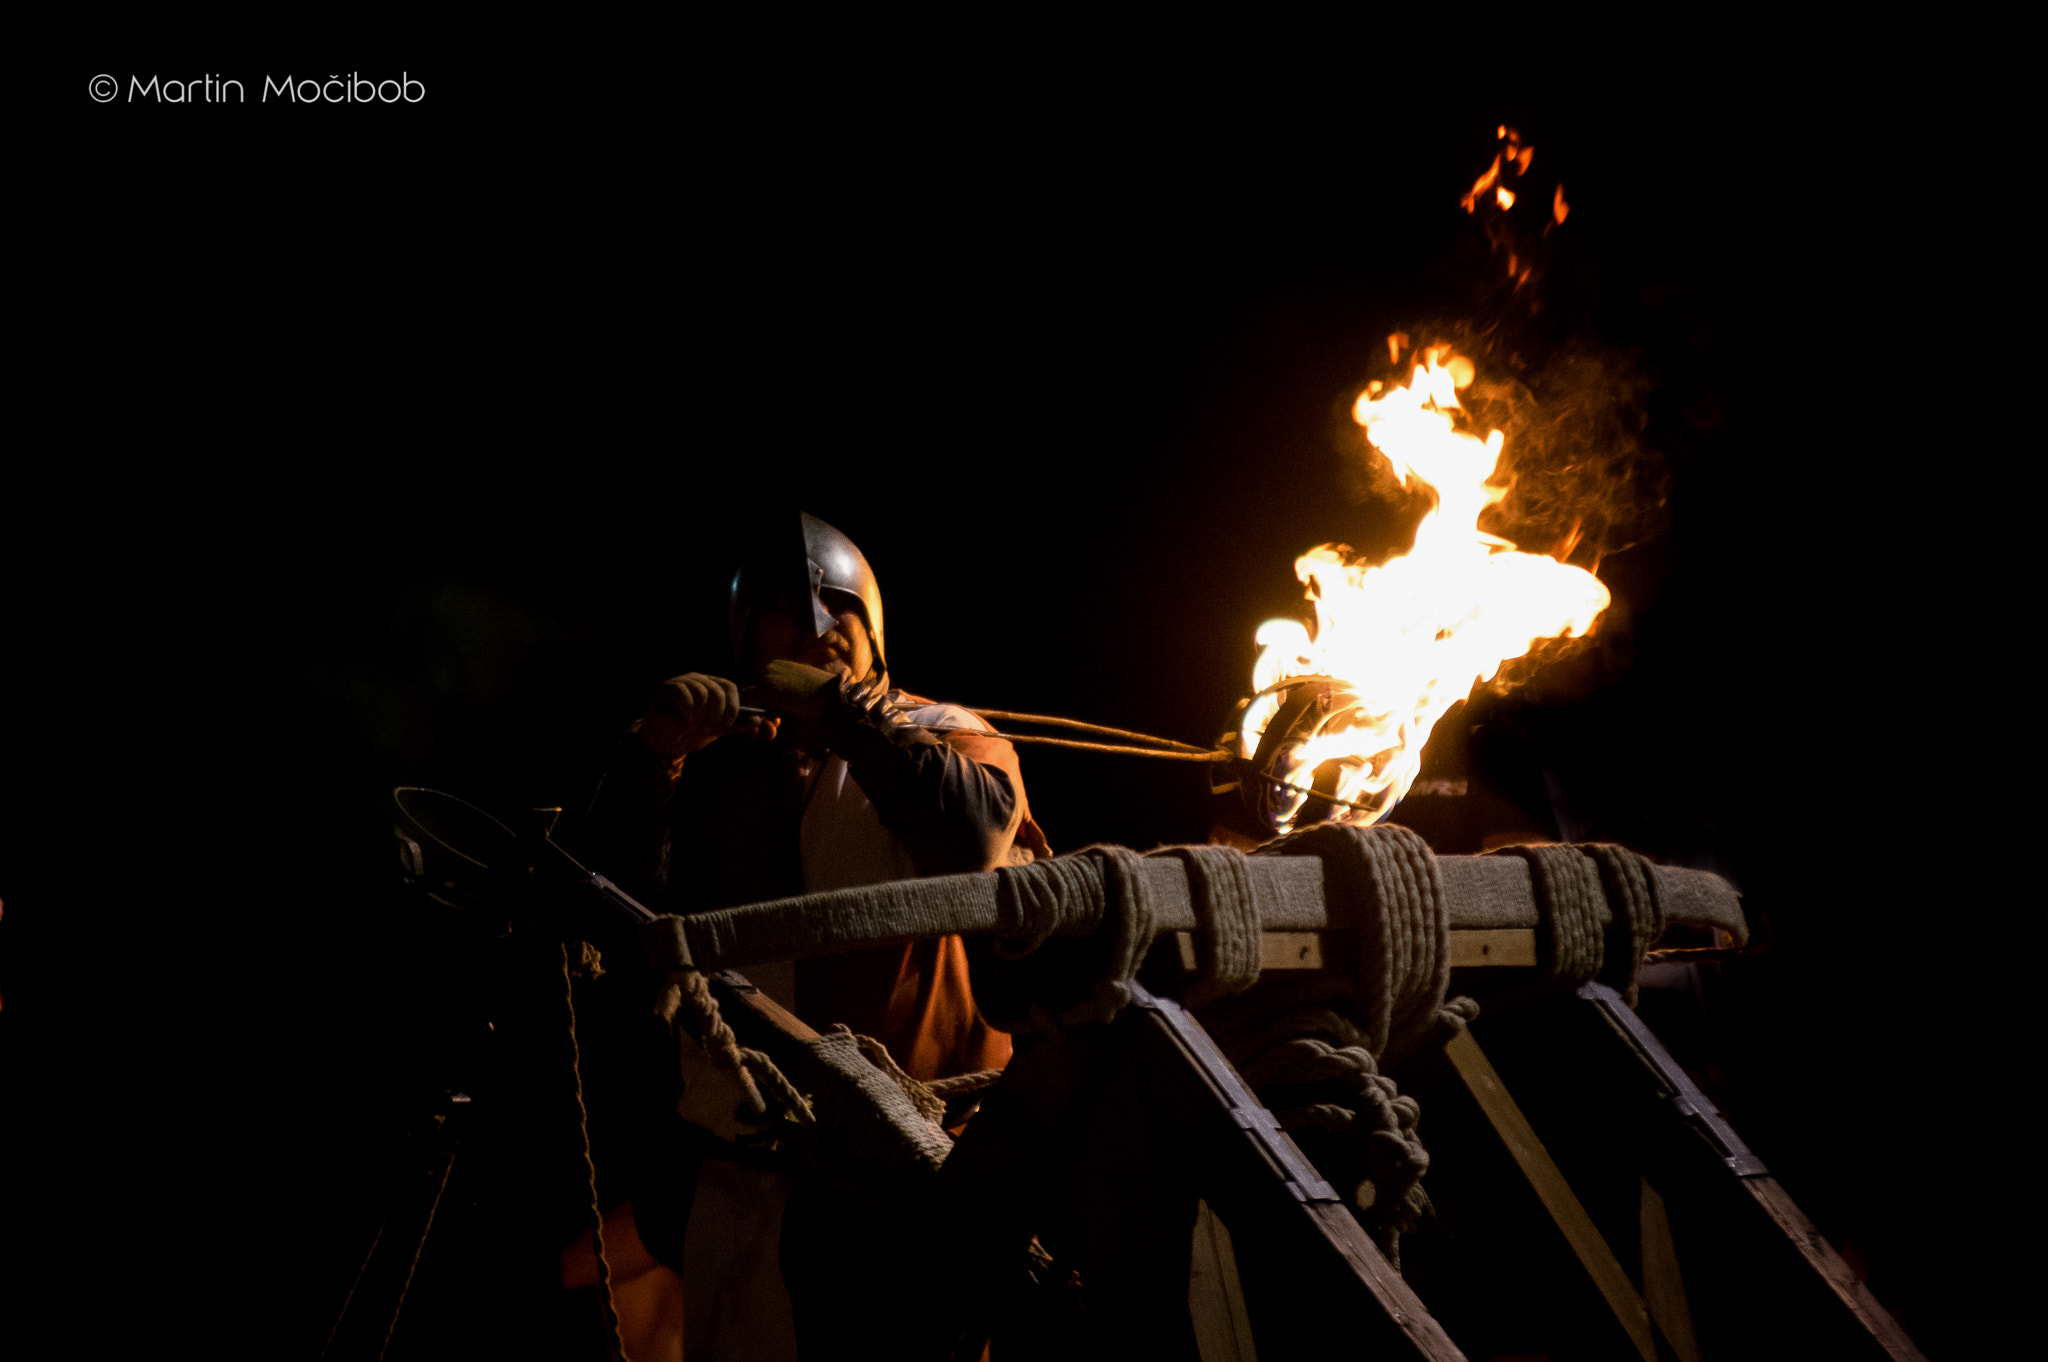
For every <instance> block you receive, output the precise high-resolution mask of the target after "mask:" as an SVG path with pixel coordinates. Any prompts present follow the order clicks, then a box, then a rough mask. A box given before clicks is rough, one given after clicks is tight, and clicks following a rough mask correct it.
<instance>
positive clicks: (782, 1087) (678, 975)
mask: <svg viewBox="0 0 2048 1362" xmlns="http://www.w3.org/2000/svg"><path fill="white" fill-rule="evenodd" d="M684 1003H688V1004H689V1008H688V1016H689V1021H690V1024H686V1025H685V1026H684V1027H683V1030H684V1031H685V1032H686V1033H687V1034H688V1035H689V1037H690V1038H691V1039H692V1040H695V1041H696V1042H697V1044H698V1045H699V1046H701V1047H702V1048H703V1050H704V1053H705V1054H707V1055H709V1056H710V1057H711V1059H712V1062H713V1063H715V1064H717V1065H718V1066H719V1067H720V1068H721V1069H724V1070H725V1071H726V1072H727V1073H729V1074H731V1075H732V1076H733V1078H734V1079H735V1080H737V1081H738V1083H739V1085H740V1090H741V1091H742V1092H743V1093H745V1094H746V1102H745V1105H744V1106H743V1107H742V1108H741V1119H743V1120H745V1121H746V1122H748V1123H749V1124H758V1123H760V1122H762V1121H765V1120H766V1119H767V1118H768V1103H767V1102H766V1101H765V1100H764V1099H763V1098H762V1096H761V1089H762V1087H764V1086H765V1087H766V1088H767V1089H768V1091H769V1094H770V1095H771V1096H773V1097H774V1098H775V1101H776V1104H777V1105H778V1106H779V1107H780V1108H781V1109H782V1110H783V1111H786V1112H788V1113H789V1114H790V1115H791V1116H792V1117H794V1118H795V1119H796V1120H797V1121H798V1122H799V1123H800V1124H803V1125H809V1124H810V1123H811V1122H813V1121H814V1120H816V1119H817V1116H816V1113H815V1112H813V1111H812V1110H811V1104H810V1100H809V1099H808V1098H806V1097H805V1096H804V1095H803V1094H802V1093H801V1092H799V1091H797V1088H796V1085H795V1084H793V1083H791V1082H790V1081H789V1079H788V1078H787V1077H785V1076H784V1074H783V1072H782V1070H781V1069H779V1068H777V1067H776V1066H775V1061H774V1060H773V1059H771V1058H769V1057H768V1056H767V1055H766V1054H764V1053H763V1052H761V1051H759V1050H753V1049H749V1048H747V1047H746V1046H743V1045H741V1044H740V1043H739V1037H738V1036H736V1035H734V1034H733V1030H732V1027H730V1026H728V1025H727V1024H726V1021H725V1017H724V1016H723V1015H722V1014H721V1013H720V1012H719V1010H718V999H717V998H716V997H714V996H712V993H711V984H710V982H709V981H708V980H707V979H705V977H704V974H703V972H702V971H701V970H694V969H681V970H672V971H670V974H669V984H668V987H667V989H666V990H665V991H664V992H663V994H662V998H661V1001H660V1002H659V1004H657V1006H656V1008H655V1011H656V1012H657V1013H659V1014H660V1016H661V1019H662V1020H663V1021H666V1022H670V1023H674V1022H675V1020H676V1019H677V1017H678V1016H679V1015H681V1014H682V1012H683V1004H684Z"/></svg>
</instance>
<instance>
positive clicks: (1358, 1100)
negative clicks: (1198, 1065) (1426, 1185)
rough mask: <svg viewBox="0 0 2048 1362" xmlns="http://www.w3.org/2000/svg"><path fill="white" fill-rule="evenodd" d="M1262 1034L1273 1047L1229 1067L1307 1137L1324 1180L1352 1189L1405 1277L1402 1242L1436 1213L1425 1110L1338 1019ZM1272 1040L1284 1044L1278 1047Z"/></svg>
mask: <svg viewBox="0 0 2048 1362" xmlns="http://www.w3.org/2000/svg"><path fill="white" fill-rule="evenodd" d="M1264 1029H1265V1031H1266V1035H1267V1037H1268V1040H1267V1042H1266V1043H1264V1044H1259V1043H1256V1042H1254V1043H1251V1044H1241V1045H1240V1046H1237V1047H1233V1050H1232V1055H1231V1057H1232V1060H1233V1061H1234V1062H1236V1063H1237V1064H1238V1068H1239V1071H1240V1072H1241V1073H1243V1075H1244V1077H1245V1081H1246V1082H1247V1083H1249V1084H1251V1085H1252V1090H1253V1091H1254V1092H1256V1093H1257V1094H1258V1096H1259V1100H1260V1101H1261V1102H1262V1103H1264V1104H1265V1105H1266V1106H1268V1107H1270V1108H1272V1110H1273V1114H1274V1116H1275V1117H1276V1118H1277V1119H1278V1120H1279V1122H1280V1125H1281V1128H1282V1129H1284V1130H1287V1131H1289V1132H1295V1133H1301V1134H1303V1135H1304V1136H1305V1137H1306V1141H1307V1143H1308V1144H1309V1145H1310V1146H1311V1147H1310V1149H1308V1150H1307V1151H1306V1152H1308V1153H1309V1154H1310V1156H1311V1159H1312V1161H1313V1162H1314V1163H1315V1165H1316V1167H1317V1168H1318V1169H1319V1170H1321V1171H1322V1173H1323V1175H1324V1176H1325V1177H1329V1178H1330V1179H1331V1180H1332V1181H1338V1182H1342V1183H1348V1184H1350V1185H1351V1186H1352V1187H1353V1188H1354V1190H1353V1193H1352V1202H1353V1204H1354V1205H1355V1206H1357V1207H1358V1209H1359V1211H1360V1212H1361V1215H1360V1219H1361V1220H1362V1221H1363V1222H1364V1224H1365V1225H1366V1228H1367V1230H1368V1231H1369V1232H1370V1233H1371V1234H1372V1236H1373V1238H1374V1240H1375V1241H1376V1242H1377V1243H1378V1244H1379V1247H1380V1251H1381V1252H1382V1253H1384V1254H1386V1256H1387V1259H1388V1261H1390V1262H1391V1263H1393V1264H1394V1266H1395V1267H1396V1268H1398V1267H1399V1266H1400V1263H1401V1257H1400V1250H1401V1239H1400V1237H1401V1236H1402V1235H1403V1234H1406V1233H1408V1232H1409V1231H1410V1230H1412V1229H1414V1228H1415V1226H1416V1225H1417V1224H1418V1223H1420V1222H1421V1220H1422V1217H1423V1216H1425V1215H1427V1214H1429V1212H1430V1203H1429V1194H1428V1193H1427V1192H1425V1191H1424V1190H1423V1189H1422V1177H1423V1174H1425V1173H1427V1172H1428V1171H1429V1151H1428V1150H1427V1149H1425V1148H1424V1147H1423V1144H1422V1139H1421V1136H1420V1135H1418V1134H1417V1133H1416V1125H1417V1124H1418V1123H1419V1122H1420V1120H1421V1118H1422V1107H1421V1104H1420V1103H1418V1102H1417V1101H1416V1100H1415V1099H1414V1098H1413V1097H1406V1096H1403V1095H1402V1094H1401V1092H1400V1090H1399V1088H1397V1087H1396V1086H1395V1083H1394V1080H1393V1079H1391V1078H1389V1077H1387V1076H1385V1075H1384V1074H1382V1073H1381V1072H1380V1066H1379V1064H1378V1062H1377V1061H1375V1060H1374V1058H1373V1056H1372V1051H1371V1050H1370V1049H1368V1048H1367V1039H1368V1038H1367V1037H1366V1035H1365V1033H1364V1032H1363V1031H1361V1030H1359V1028H1358V1027H1357V1026H1356V1025H1355V1024H1354V1023H1352V1022H1351V1021H1350V1019H1348V1018H1346V1017H1345V1016H1343V1015H1342V1014H1341V1013H1338V1012H1336V1011H1334V1010H1332V1009H1330V1008H1327V1007H1307V1008H1299V1009H1296V1010H1295V1011H1293V1012H1290V1013H1288V1014H1286V1015H1285V1016H1283V1017H1279V1018H1276V1019H1274V1020H1273V1022H1272V1023H1270V1024H1269V1025H1268V1027H1266V1028H1264ZM1275 1035H1285V1036H1286V1037H1287V1038H1286V1039H1283V1040H1279V1041H1278V1043H1272V1041H1271V1039H1270V1038H1271V1037H1273V1036H1275Z"/></svg>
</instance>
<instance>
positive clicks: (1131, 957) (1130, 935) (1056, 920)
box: [974, 846, 1157, 1039]
mask: <svg viewBox="0 0 2048 1362" xmlns="http://www.w3.org/2000/svg"><path fill="white" fill-rule="evenodd" d="M1143 861H1144V858H1143V857H1142V856H1140V855H1139V854H1138V853H1137V852H1135V851H1132V850H1131V849H1130V848H1128V847H1119V846H1094V847H1084V848H1083V849H1082V850H1080V851H1078V852H1076V853H1074V854H1073V855H1071V856H1057V857H1054V858H1052V859H1050V860H1043V861H1033V862H1031V863H1029V864H1028V865H1020V866H1005V867H1003V868H1001V869H999V870H998V871H996V912H997V917H998V923H999V925H998V926H997V929H996V938H997V939H996V941H995V946H994V953H995V956H996V959H995V960H993V961H987V962H984V964H983V965H981V966H977V973H976V976H975V982H974V996H975V1001H976V1004H977V1006H978V1007H979V1008H980V1010H981V1015H982V1017H983V1019H984V1020H986V1021H987V1022H988V1024H989V1025H991V1026H993V1027H995V1028H996V1029H997V1030H1000V1031H1010V1032H1017V1031H1024V1030H1031V1031H1037V1032H1040V1033H1041V1034H1044V1035H1047V1036H1051V1037H1053V1038H1055V1039H1057V1038H1058V1037H1059V1036H1061V1035H1062V1034H1063V1033H1064V1031H1065V1029H1066V1028H1067V1027H1069V1026H1080V1025H1085V1024H1086V1023H1089V1022H1106V1021H1108V1020H1110V1019H1111V1018H1113V1017H1115V1016H1116V1014H1117V1013H1118V1012H1120V1011H1122V1010H1123V1007H1124V1005H1125V1004H1126V1003H1128V1002H1129V1001H1130V999H1131V982H1132V980H1133V979H1134V978H1135V977H1136V975H1137V972H1138V966H1139V965H1141V964H1143V963H1144V960H1145V953H1146V951H1148V950H1149V949H1151V946H1152V938H1153V937H1154V936H1155V935H1156V934H1157V922H1156V918H1155V914H1154V912H1153V909H1152V898H1151V890H1150V887H1149V886H1148V885H1147V884H1146V881H1145V875H1144V872H1143V870H1142V868H1141V867H1142V865H1143ZM1082 933H1087V935H1082Z"/></svg>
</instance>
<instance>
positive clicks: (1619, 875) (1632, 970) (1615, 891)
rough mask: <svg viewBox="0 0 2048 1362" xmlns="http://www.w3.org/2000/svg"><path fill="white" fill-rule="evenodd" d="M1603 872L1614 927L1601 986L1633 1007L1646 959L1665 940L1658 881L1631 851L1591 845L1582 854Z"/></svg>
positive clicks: (1610, 929)
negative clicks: (1661, 939) (1657, 942)
mask: <svg viewBox="0 0 2048 1362" xmlns="http://www.w3.org/2000/svg"><path fill="white" fill-rule="evenodd" d="M1579 850H1580V851H1583V852H1584V853H1585V854H1586V855H1588V856H1590V857H1592V858H1593V863H1594V864H1595V865H1597V866H1598V867H1599V868H1600V885H1601V887H1602V888H1603V889H1605V890H1606V891H1607V904H1608V907H1609V908H1610V909H1611V910H1612V912H1613V919H1614V920H1613V921H1612V922H1610V923H1609V924H1608V927H1607V943H1606V960H1605V963H1603V964H1602V966H1601V969H1600V982H1601V983H1603V984H1606V985H1608V986H1609V987H1611V988H1613V989H1614V990H1615V991H1616V992H1618V993H1620V994H1621V996H1622V998H1623V999H1624V1000H1625V1001H1626V1002H1627V1003H1628V1005H1629V1006H1630V1007H1634V1006H1635V1005H1636V994H1637V987H1636V975H1638V974H1639V973H1641V972H1642V968H1643V957H1644V956H1645V955H1647V954H1648V953H1649V950H1650V947H1651V946H1653V945H1655V944H1656V941H1657V938H1658V937H1660V936H1662V935H1664V907H1663V904H1662V903H1660V902H1659V901H1658V898H1657V877H1656V875H1654V874H1653V873H1651V871H1652V866H1651V863H1650V861H1649V860H1648V859H1647V858H1646V857H1644V856H1643V855H1641V854H1640V853H1638V852H1634V851H1630V850H1629V849H1628V848H1627V847H1622V846H1615V845H1613V844H1611V843H1607V842H1590V843H1586V844H1585V845H1582V846H1581V847H1580V848H1579Z"/></svg>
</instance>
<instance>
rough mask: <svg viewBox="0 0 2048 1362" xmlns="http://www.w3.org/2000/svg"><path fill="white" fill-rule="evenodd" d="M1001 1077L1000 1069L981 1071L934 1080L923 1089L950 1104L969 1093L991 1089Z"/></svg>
mask: <svg viewBox="0 0 2048 1362" xmlns="http://www.w3.org/2000/svg"><path fill="white" fill-rule="evenodd" d="M1002 1077H1003V1071H1002V1070H1001V1069H981V1070H977V1071H976V1072H974V1073H971V1074H956V1075H954V1076H953V1077H951V1078H934V1079H933V1080H932V1081H931V1082H929V1083H927V1084H925V1087H927V1088H929V1089H931V1092H932V1095H933V1096H935V1097H937V1098H939V1099H940V1100H941V1101H946V1102H950V1101H952V1100H953V1099H954V1098H956V1097H961V1096H964V1095H965V1094H967V1093H970V1092H980V1091H981V1090H982V1089H984V1088H993V1087H994V1086H995V1085H996V1084H997V1083H998V1082H1000V1081H1001V1080H1002Z"/></svg>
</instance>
